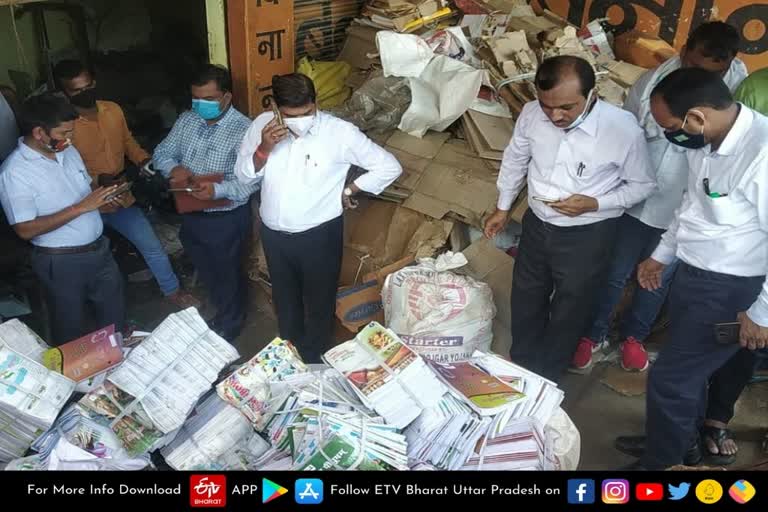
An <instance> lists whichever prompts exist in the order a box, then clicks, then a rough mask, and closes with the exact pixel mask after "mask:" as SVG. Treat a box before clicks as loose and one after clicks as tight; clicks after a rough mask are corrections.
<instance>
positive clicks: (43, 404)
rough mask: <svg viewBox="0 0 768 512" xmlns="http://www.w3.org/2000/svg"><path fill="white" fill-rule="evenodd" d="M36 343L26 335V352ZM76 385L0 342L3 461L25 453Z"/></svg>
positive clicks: (0, 456)
mask: <svg viewBox="0 0 768 512" xmlns="http://www.w3.org/2000/svg"><path fill="white" fill-rule="evenodd" d="M29 332H31V331H29ZM17 341H18V340H17ZM32 343H35V344H36V342H35V341H34V340H33V339H32V340H30V339H29V338H27V339H26V341H24V337H23V336H22V338H21V345H24V346H23V347H21V348H22V350H23V351H24V352H26V353H32V352H34V351H32V352H30V351H29V350H27V348H29V347H32ZM14 346H17V347H20V344H17V343H15V342H14ZM35 350H36V349H35ZM74 389H75V383H74V382H73V381H71V380H69V379H68V378H66V377H64V376H63V375H61V374H58V373H56V372H52V371H50V370H48V369H47V368H45V367H44V366H43V365H41V364H40V363H38V362H36V361H34V360H33V359H30V358H29V357H27V356H25V355H23V354H21V353H19V352H16V351H15V350H13V349H11V348H10V347H9V346H8V345H6V344H2V345H0V461H3V462H7V461H10V460H13V459H15V458H18V457H20V456H22V455H23V454H24V452H26V451H27V449H28V448H29V446H30V445H31V444H32V442H33V441H34V440H35V439H36V438H37V437H38V436H39V435H40V434H41V433H43V432H44V431H45V430H47V429H48V428H49V427H50V426H51V425H52V424H53V422H54V421H55V420H56V416H58V414H59V412H60V411H61V409H62V408H63V407H64V405H65V404H66V402H67V400H68V399H69V397H70V395H71V394H72V392H73V391H74Z"/></svg>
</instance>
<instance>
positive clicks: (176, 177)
mask: <svg viewBox="0 0 768 512" xmlns="http://www.w3.org/2000/svg"><path fill="white" fill-rule="evenodd" d="M192 176H193V174H192V171H190V170H189V169H187V168H186V167H184V166H181V165H177V166H176V167H174V168H173V169H171V176H170V179H171V183H178V184H186V183H187V182H188V181H189V179H190V178H192Z"/></svg>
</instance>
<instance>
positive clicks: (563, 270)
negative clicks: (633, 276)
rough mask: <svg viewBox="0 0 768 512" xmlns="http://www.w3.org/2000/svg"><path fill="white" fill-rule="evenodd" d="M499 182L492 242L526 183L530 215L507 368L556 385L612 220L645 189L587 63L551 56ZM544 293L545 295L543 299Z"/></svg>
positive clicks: (595, 280) (625, 136)
mask: <svg viewBox="0 0 768 512" xmlns="http://www.w3.org/2000/svg"><path fill="white" fill-rule="evenodd" d="M535 83H536V89H537V94H538V98H539V99H538V100H537V101H532V102H530V103H528V104H526V105H525V107H523V110H522V112H521V114H520V117H519V118H518V120H517V123H516V124H515V131H514V134H513V136H512V140H511V142H510V144H509V146H507V148H506V150H505V152H504V159H503V161H502V165H501V172H500V173H499V179H498V188H499V200H498V204H497V210H496V212H495V213H494V214H493V215H492V216H491V217H489V219H488V220H487V221H486V224H485V235H486V236H487V237H489V238H490V237H493V236H495V235H496V234H497V233H498V232H499V231H500V230H501V229H502V228H503V227H504V225H505V224H506V222H507V219H508V215H509V209H510V207H511V205H512V203H513V201H514V200H515V197H516V196H517V194H518V193H519V192H520V190H521V189H522V188H523V186H524V185H525V181H526V176H527V178H528V195H529V203H530V205H531V209H530V210H528V211H527V212H526V214H525V216H524V218H523V234H522V238H521V240H520V246H519V251H518V257H517V260H516V262H515V273H514V280H513V282H512V349H511V351H510V356H511V358H512V360H513V361H515V362H517V363H520V364H522V365H523V366H526V367H528V368H529V369H531V370H533V371H535V372H537V373H540V374H542V375H544V376H545V377H548V378H551V379H554V380H557V379H559V377H560V376H561V374H562V372H563V371H564V370H565V369H566V368H567V367H568V362H569V361H570V359H571V356H572V355H573V351H574V349H575V348H576V344H577V342H578V339H579V334H580V333H582V332H584V330H585V329H586V328H587V326H588V323H589V320H590V318H589V315H590V313H591V311H592V306H593V304H594V298H595V295H596V292H595V290H596V288H597V286H598V285H599V284H600V283H601V281H602V279H603V276H604V272H605V269H606V266H607V264H608V261H609V259H610V256H611V249H612V247H613V239H614V235H615V232H616V225H617V220H618V218H619V217H620V216H621V215H622V214H623V213H624V211H625V210H626V209H627V208H630V207H631V206H633V205H635V204H637V203H638V202H640V201H642V200H643V199H645V198H646V197H648V196H649V195H650V194H651V193H652V192H653V191H654V189H655V182H654V179H653V172H652V169H651V166H650V162H649V159H648V150H647V148H646V143H645V138H644V137H643V132H642V130H641V129H640V127H639V126H638V125H637V122H636V121H635V120H634V118H633V117H632V114H630V113H629V112H626V111H623V110H621V109H619V108H616V107H614V106H612V105H610V104H608V103H605V102H603V101H601V100H600V99H598V98H597V93H596V91H595V74H594V71H593V70H592V67H591V66H590V64H589V63H588V62H586V61H585V60H583V59H580V58H577V57H571V56H560V57H554V58H551V59H547V60H545V61H544V62H542V64H541V66H539V69H538V71H537V73H536V79H535ZM553 291H554V295H553Z"/></svg>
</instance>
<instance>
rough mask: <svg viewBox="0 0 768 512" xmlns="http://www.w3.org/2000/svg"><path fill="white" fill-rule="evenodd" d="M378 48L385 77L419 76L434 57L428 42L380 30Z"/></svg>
mask: <svg viewBox="0 0 768 512" xmlns="http://www.w3.org/2000/svg"><path fill="white" fill-rule="evenodd" d="M376 46H377V47H378V48H379V55H380V57H381V68H382V71H384V76H399V77H416V76H419V75H420V74H421V72H422V71H424V68H426V67H427V64H429V61H431V60H432V57H433V56H434V53H433V52H432V48H430V47H429V45H428V44H427V42H426V41H424V40H423V39H422V38H420V37H419V36H414V35H412V34H398V33H397V32H391V31H388V30H380V31H379V32H377V33H376Z"/></svg>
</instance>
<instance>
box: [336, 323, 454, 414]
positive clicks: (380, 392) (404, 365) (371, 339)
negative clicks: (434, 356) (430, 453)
mask: <svg viewBox="0 0 768 512" xmlns="http://www.w3.org/2000/svg"><path fill="white" fill-rule="evenodd" d="M324 359H325V361H326V362H327V363H328V364H330V365H331V366H332V367H334V368H335V369H336V370H338V371H339V372H340V373H341V374H342V375H344V377H345V378H346V379H347V380H348V381H349V382H350V383H351V384H352V389H353V390H354V391H355V393H356V394H357V395H358V396H359V397H360V399H361V400H362V401H363V403H364V404H365V405H366V406H368V407H369V408H371V409H374V410H375V411H376V412H377V413H378V414H379V415H380V416H382V417H383V418H384V419H385V421H386V422H387V423H388V424H389V425H393V426H395V427H397V428H399V429H402V428H405V427H407V426H408V425H409V424H410V423H411V422H412V421H413V420H415V419H416V418H417V417H418V416H419V414H421V412H422V411H423V410H424V409H429V408H430V407H434V406H435V405H437V403H438V402H439V401H440V400H441V399H442V396H443V395H444V394H445V393H446V391H447V388H446V387H445V386H444V385H443V383H442V382H440V380H439V379H438V378H437V376H436V375H435V374H434V372H432V370H431V369H430V368H429V367H428V366H427V364H426V363H425V362H424V360H423V359H422V358H421V357H420V356H419V355H417V354H416V353H415V352H413V351H412V350H411V349H410V348H408V346H407V345H405V344H404V343H403V342H402V340H400V338H399V337H398V336H397V335H396V334H395V333H394V332H392V331H391V330H389V329H385V328H384V327H382V326H381V325H380V324H379V323H377V322H372V323H370V324H369V325H368V326H367V327H366V328H365V329H363V330H362V331H361V332H360V333H359V334H358V335H357V336H356V337H355V339H353V340H351V341H348V342H346V343H343V344H341V345H338V346H336V347H334V348H333V349H331V350H329V351H328V352H326V353H325V355H324Z"/></svg>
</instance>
